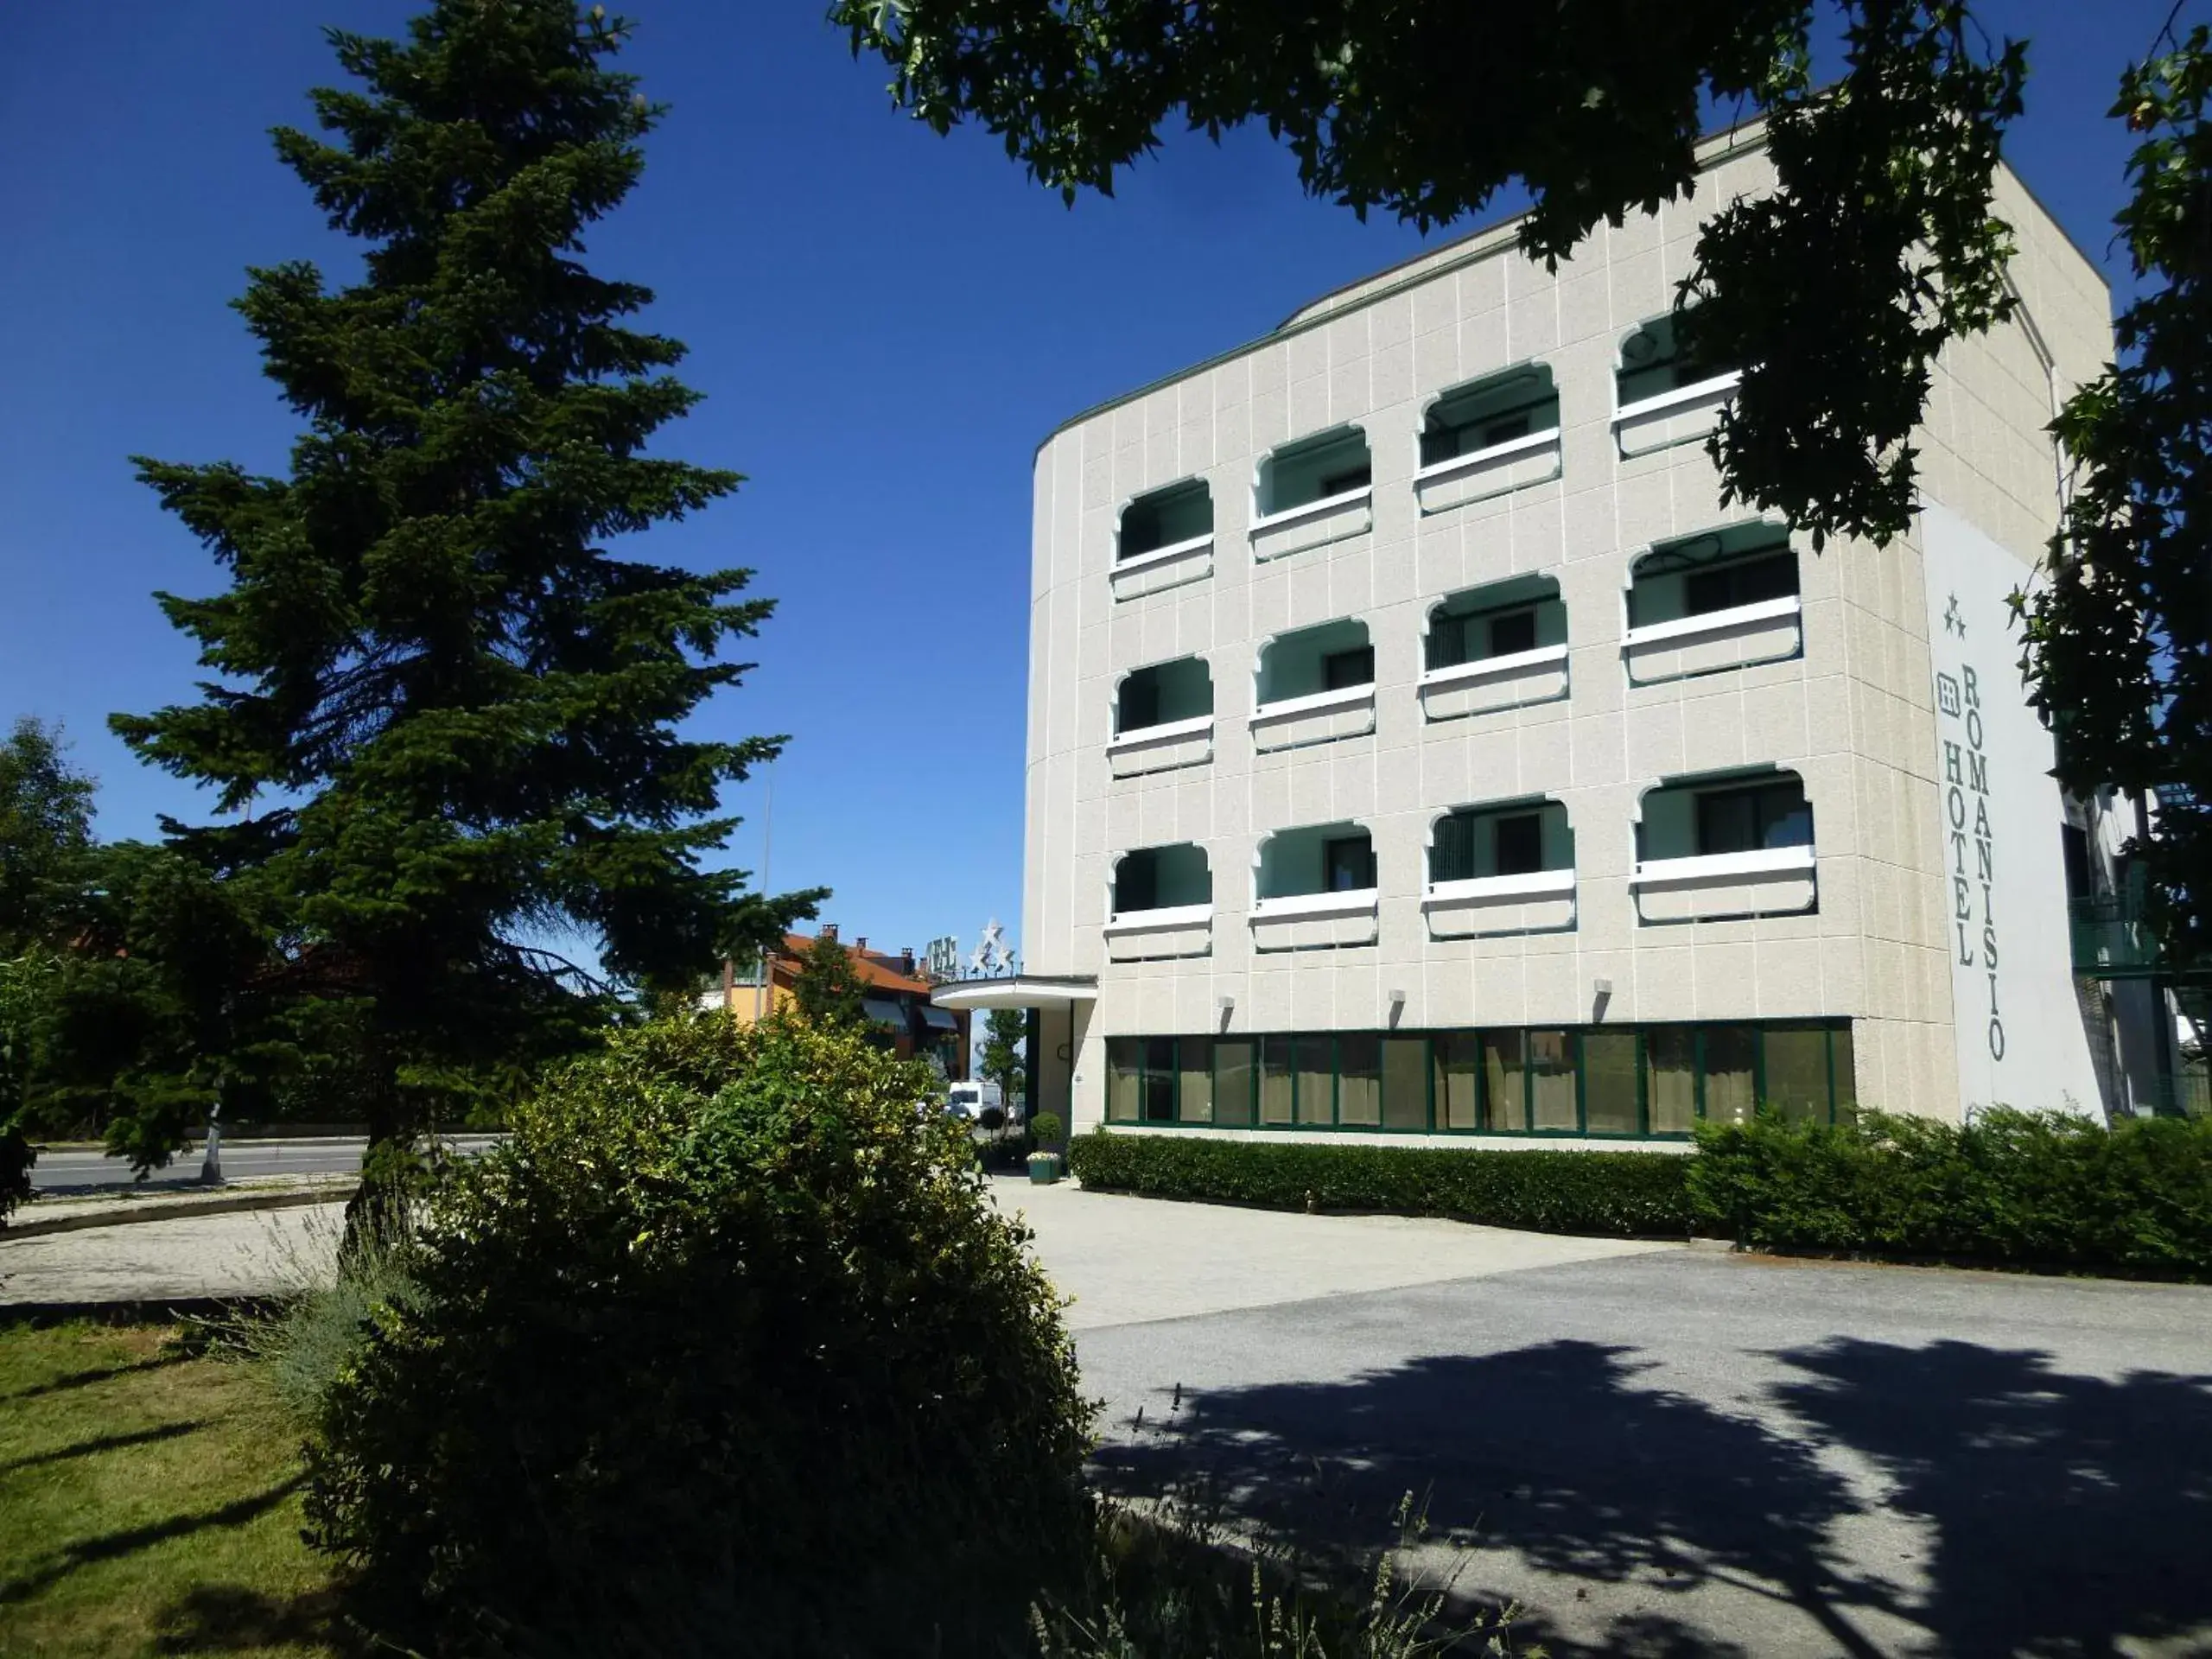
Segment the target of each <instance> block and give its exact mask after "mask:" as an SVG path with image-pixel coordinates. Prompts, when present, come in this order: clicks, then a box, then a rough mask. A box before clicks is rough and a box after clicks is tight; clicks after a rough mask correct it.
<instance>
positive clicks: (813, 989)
mask: <svg viewBox="0 0 2212 1659" xmlns="http://www.w3.org/2000/svg"><path fill="white" fill-rule="evenodd" d="M861 992H862V988H861V976H860V969H857V968H855V967H854V966H853V957H852V952H850V951H849V950H847V949H846V948H845V947H844V945H843V944H842V943H841V942H840V941H839V940H838V938H837V937H836V935H835V934H832V933H823V934H822V935H821V936H820V937H818V938H816V939H814V940H813V941H812V942H811V943H810V944H808V945H807V947H806V949H805V950H803V951H801V952H800V953H799V958H798V972H797V973H796V974H794V975H793V976H791V1001H792V1003H793V1004H794V1005H795V1006H796V1007H797V1008H798V1017H799V1018H800V1019H802V1020H811V1021H812V1022H813V1023H814V1024H816V1025H819V1026H861V1025H865V1024H866V1023H867V1022H868V1010H867V1008H866V1007H863V1006H862V1004H861Z"/></svg>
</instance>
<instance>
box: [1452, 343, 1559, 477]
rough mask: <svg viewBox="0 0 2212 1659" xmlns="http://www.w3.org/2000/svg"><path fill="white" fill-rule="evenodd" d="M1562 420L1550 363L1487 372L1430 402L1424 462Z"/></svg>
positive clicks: (1467, 452) (1539, 429)
mask: <svg viewBox="0 0 2212 1659" xmlns="http://www.w3.org/2000/svg"><path fill="white" fill-rule="evenodd" d="M1558 425H1559V390H1558V388H1557V387H1556V386H1554V385H1553V383H1552V372H1551V370H1550V369H1549V368H1548V366H1546V365H1543V364H1541V363H1532V364H1526V365H1522V367H1520V368H1517V369H1508V370H1506V371H1505V372H1503V374H1493V375H1486V376H1484V378H1482V379H1480V380H1476V381H1472V382H1471V383H1469V384H1468V385H1464V386H1459V387H1455V388H1454V389H1453V390H1452V391H1447V392H1446V393H1445V394H1444V395H1443V396H1442V397H1439V398H1438V399H1437V400H1436V401H1435V402H1434V403H1433V404H1430V405H1429V407H1428V414H1427V417H1426V418H1425V419H1424V420H1423V422H1422V423H1421V465H1422V466H1424V467H1433V466H1435V465H1436V464H1437V463H1438V462H1440V461H1451V460H1452V459H1454V458H1455V457H1457V456H1459V455H1471V454H1479V453H1481V452H1482V451H1483V450H1484V449H1490V448H1496V447H1497V445H1499V444H1501V443H1510V442H1512V441H1513V440H1514V439H1516V438H1525V437H1527V436H1528V435H1529V434H1530V433H1531V432H1543V431H1548V430H1550V429H1553V428H1554V427H1556V426H1558Z"/></svg>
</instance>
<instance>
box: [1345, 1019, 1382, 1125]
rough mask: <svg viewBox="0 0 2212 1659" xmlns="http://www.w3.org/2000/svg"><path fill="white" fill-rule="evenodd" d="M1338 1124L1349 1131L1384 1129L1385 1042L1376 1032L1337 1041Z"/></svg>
mask: <svg viewBox="0 0 2212 1659" xmlns="http://www.w3.org/2000/svg"><path fill="white" fill-rule="evenodd" d="M1337 1122H1338V1125H1339V1126H1340V1127H1342V1128H1348V1129H1375V1128H1381V1127H1382V1126H1383V1039H1382V1038H1381V1037H1379V1036H1377V1035H1376V1033H1373V1032H1365V1031H1361V1032H1346V1033H1344V1035H1343V1036H1341V1037H1339V1038H1338V1039H1337Z"/></svg>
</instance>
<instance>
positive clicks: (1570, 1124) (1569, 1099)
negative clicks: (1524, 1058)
mask: <svg viewBox="0 0 2212 1659" xmlns="http://www.w3.org/2000/svg"><path fill="white" fill-rule="evenodd" d="M1528 1039H1529V1049H1528V1064H1529V1128H1532V1129H1549V1130H1554V1131H1562V1130H1570V1129H1573V1128H1576V1127H1577V1122H1576V1114H1575V1105H1574V1033H1573V1032H1571V1031H1532V1032H1529V1033H1528Z"/></svg>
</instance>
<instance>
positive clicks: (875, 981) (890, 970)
mask: <svg viewBox="0 0 2212 1659" xmlns="http://www.w3.org/2000/svg"><path fill="white" fill-rule="evenodd" d="M813 944H814V941H813V940H812V939H810V938H808V937H807V936H806V935H805V934H804V933H786V934H785V935H784V955H785V957H798V956H802V955H804V953H805V952H806V951H807V950H809V949H810V948H811V947H812V945H813ZM838 944H845V942H844V941H843V940H842V939H840V940H839V941H838ZM845 955H846V956H847V957H849V959H850V960H851V962H852V964H853V971H854V972H855V974H857V975H859V976H860V981H861V984H863V985H866V986H868V987H870V988H873V989H876V990H885V991H906V992H909V993H911V994H912V995H916V996H927V995H929V993H930V982H929V981H927V980H926V979H924V978H922V977H921V976H919V975H917V974H902V973H900V972H899V969H898V968H897V967H896V966H894V965H893V964H894V963H896V962H897V960H898V959H897V958H896V957H892V958H890V959H889V960H886V959H885V958H883V957H879V956H878V955H877V954H876V953H875V952H874V951H873V950H854V949H853V947H852V946H851V945H849V944H845Z"/></svg>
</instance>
